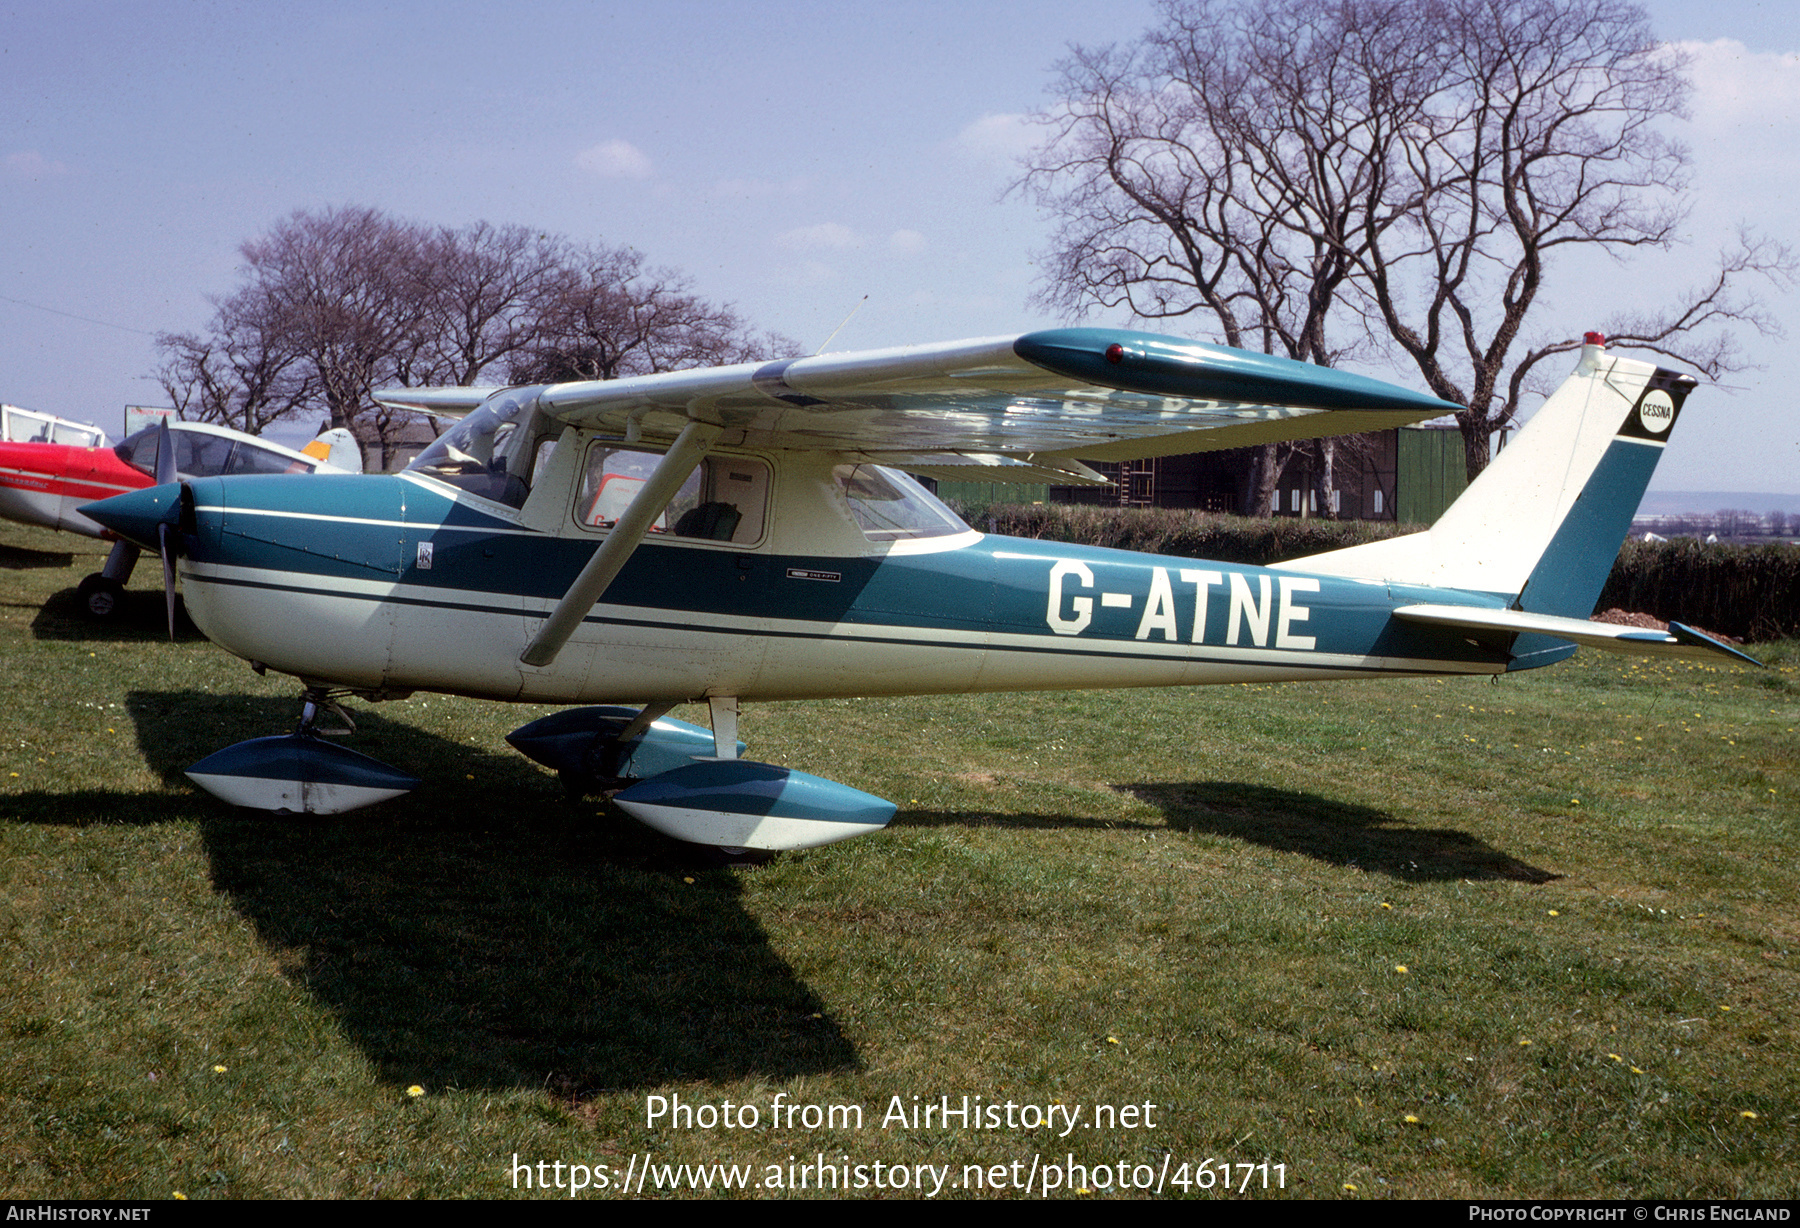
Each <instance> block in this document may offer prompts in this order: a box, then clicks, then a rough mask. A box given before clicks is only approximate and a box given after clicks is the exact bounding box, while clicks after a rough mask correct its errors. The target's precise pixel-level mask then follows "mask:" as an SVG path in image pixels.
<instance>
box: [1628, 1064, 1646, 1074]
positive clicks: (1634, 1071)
mask: <svg viewBox="0 0 1800 1228" xmlns="http://www.w3.org/2000/svg"><path fill="white" fill-rule="evenodd" d="M1631 1073H1632V1074H1643V1073H1644V1072H1643V1071H1641V1070H1639V1069H1638V1068H1637V1067H1636V1066H1633V1067H1632V1068H1631Z"/></svg>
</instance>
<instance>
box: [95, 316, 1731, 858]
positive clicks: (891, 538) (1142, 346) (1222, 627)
mask: <svg viewBox="0 0 1800 1228" xmlns="http://www.w3.org/2000/svg"><path fill="white" fill-rule="evenodd" d="M1694 386H1695V380H1694V379H1693V378H1692V377H1690V376H1686V375H1680V374H1676V373H1673V372H1670V371H1665V370H1661V369H1658V368H1657V367H1655V366H1654V365H1651V364H1649V363H1644V362H1638V361H1633V360H1631V359H1627V358H1621V357H1616V356H1614V355H1611V354H1608V353H1607V352H1606V350H1605V347H1604V344H1603V341H1602V339H1601V338H1599V337H1598V336H1596V335H1593V334H1590V335H1589V337H1588V343H1587V344H1586V345H1585V346H1584V347H1583V349H1582V351H1581V357H1580V361H1579V363H1578V364H1577V366H1576V368H1575V371H1574V374H1572V375H1571V376H1570V377H1569V379H1568V381H1567V382H1566V383H1564V384H1563V385H1562V387H1561V388H1560V389H1559V390H1558V391H1557V392H1556V393H1555V394H1554V395H1553V396H1552V397H1551V398H1550V399H1549V401H1548V402H1547V403H1546V404H1545V405H1544V406H1543V407H1542V409H1540V410H1539V412H1538V413H1537V414H1536V416H1535V417H1534V418H1533V419H1532V421H1531V422H1530V424H1529V425H1528V426H1527V427H1526V428H1525V430H1524V431H1522V432H1521V433H1520V435H1519V437H1518V438H1517V439H1516V440H1515V441H1514V442H1513V444H1512V445H1511V446H1510V447H1508V448H1507V449H1506V450H1505V451H1504V452H1502V453H1501V454H1500V455H1499V456H1498V457H1497V458H1496V459H1495V461H1494V463H1493V464H1492V465H1490V466H1489V468H1488V469H1487V471H1486V472H1484V473H1483V474H1482V475H1481V476H1480V477H1479V478H1478V479H1477V480H1476V481H1475V482H1474V483H1472V484H1471V485H1470V487H1469V488H1468V490H1467V491H1466V492H1465V493H1464V494H1463V495H1462V496H1461V497H1460V498H1459V499H1458V500H1457V501H1456V502H1455V504H1454V505H1452V506H1451V507H1450V509H1449V510H1448V511H1447V512H1446V513H1445V514H1444V516H1443V517H1442V518H1441V519H1440V520H1439V521H1438V522H1437V523H1436V524H1435V525H1433V526H1432V527H1431V529H1430V530H1429V531H1427V532H1423V533H1419V534H1415V535H1413V536H1409V537H1401V538H1395V539H1391V540H1387V541H1382V542H1378V543H1375V544H1372V545H1364V546H1356V547H1352V548H1350V549H1345V550H1336V551H1331V552H1329V553H1326V554H1321V555H1317V556H1314V557H1311V558H1306V559H1299V560H1295V561H1292V562H1287V563H1282V564H1279V565H1277V566H1274V567H1250V566H1241V565H1236V564H1230V563H1214V562H1205V561H1200V560H1195V559H1186V558H1164V557H1158V556H1154V555H1144V554H1134V553H1129V552H1125V551H1119V550H1105V549H1097V548H1088V547H1082V546H1076V545H1065V544H1061V543H1052V542H1044V541H1028V540H1019V539H1012V538H1005V537H998V536H993V535H988V534H983V533H980V532H977V531H976V530H974V529H972V528H970V527H969V526H968V525H967V524H965V523H963V522H962V521H961V520H960V519H959V518H958V517H957V516H956V515H955V514H954V513H953V512H952V511H951V510H950V509H949V508H947V507H946V506H945V505H944V504H942V503H941V502H939V501H938V500H937V499H936V498H934V497H933V496H932V495H931V494H930V493H928V492H927V491H926V490H925V489H924V487H923V486H921V485H920V484H919V483H918V482H916V481H914V480H913V479H912V478H910V477H908V476H907V473H909V472H910V473H912V474H917V475H922V476H931V477H937V478H948V479H955V478H978V479H981V480H990V481H992V480H1001V481H1004V480H1008V479H1011V480H1017V481H1028V482H1051V483H1058V484H1064V483H1081V482H1098V481H1100V480H1101V479H1100V477H1099V475H1098V474H1096V473H1095V472H1094V471H1093V470H1092V469H1091V468H1089V467H1088V465H1087V464H1085V463H1084V462H1085V461H1093V460H1101V461H1113V460H1125V459H1134V458H1141V457H1149V456H1166V455H1174V454H1177V453H1183V452H1195V451H1203V450H1209V449H1214V448H1227V447H1239V446H1244V445H1247V444H1259V443H1265V442H1268V441H1271V440H1288V439H1298V438H1305V437H1318V436H1326V435H1338V434H1345V433H1350V432H1358V431H1368V430H1378V429H1382V428H1386V427H1391V426H1396V425H1400V424H1403V423H1408V422H1415V421H1419V420H1421V419H1425V418H1431V417H1436V416H1439V415H1441V414H1444V413H1446V412H1449V411H1451V410H1453V409H1454V408H1455V407H1454V406H1452V405H1448V404H1446V403H1444V402H1441V401H1438V400H1435V399H1433V398H1431V397H1427V396H1422V395H1420V394H1417V393H1413V392H1409V391H1406V390H1404V389H1400V388H1396V387H1392V386H1390V385H1386V384H1383V383H1380V382H1377V381H1374V380H1370V379H1367V378H1364V377H1361V376H1357V375H1354V374H1351V373H1348V372H1344V371H1338V370H1332V369H1327V368H1322V367H1317V366H1311V365H1308V364H1303V363H1296V362H1290V361H1288V360H1285V359H1280V358H1274V357H1270V356H1267V355H1262V354H1252V353H1246V352H1243V351H1239V350H1231V349H1225V348H1222V347H1217V346H1209V345H1204V344H1199V343H1196V342H1191V341H1184V340H1179V339H1175V338H1170V337H1160V336H1153V335H1149V334H1143V333H1137V332H1127V331H1112V330H1098V329H1067V330H1054V331H1046V332H1037V333H1030V334H1027V335H1025V336H1021V337H1016V338H1015V337H1008V338H1001V339H988V340H978V341H967V342H960V343H955V344H949V345H937V346H925V347H917V348H909V349H896V350H885V351H877V352H872V353H857V354H830V355H821V356H815V357H812V358H802V359H797V360H792V361H786V362H772V363H764V364H744V365H738V366H730V367H720V368H713V369H706V370H692V371H679V372H672V373H667V374H660V375H650V376H642V377H637V378H632V379H621V380H614V381H605V382H590V383H572V384H556V385H547V386H544V385H540V386H533V387H521V388H506V389H499V390H491V389H469V388H448V389H432V390H394V391H390V392H387V393H384V394H382V395H381V399H382V400H383V401H385V402H387V403H389V404H392V405H396V406H404V407H411V408H417V409H422V410H430V411H439V412H442V411H455V410H464V411H472V412H469V413H468V416H467V417H465V418H464V419H463V420H462V421H461V422H459V423H458V424H457V425H456V426H455V427H454V428H452V429H451V430H450V431H448V432H447V433H446V434H445V435H444V436H443V437H442V438H441V439H439V440H438V441H437V443H436V444H435V445H434V446H432V447H431V448H430V449H428V450H427V451H426V452H425V453H424V454H422V455H421V456H420V457H419V458H418V460H417V461H416V462H415V463H414V464H413V465H412V466H411V467H410V468H409V469H407V470H406V471H405V472H403V473H400V474H398V475H390V476H356V477H341V478H334V477H323V478H318V479H316V480H314V481H310V482H283V481H279V480H270V479H264V478H257V477H223V478H208V479H204V480H196V481H185V482H180V483H173V484H166V485H161V486H157V487H154V488H151V489H148V490H143V491H138V492H134V493H131V494H125V495H120V496H118V497H116V498H113V499H109V500H107V501H105V502H103V503H98V504H93V505H90V506H88V507H86V508H84V509H83V510H84V511H85V512H86V513H87V514H88V515H91V516H92V517H93V518H94V519H96V520H98V521H100V522H102V523H104V524H106V525H108V526H109V527H111V528H112V529H113V530H114V531H115V532H117V533H119V534H120V535H122V536H123V537H126V538H128V539H130V540H132V541H135V542H138V543H141V544H143V545H145V546H147V547H149V548H152V549H156V548H161V549H162V550H163V552H164V556H165V559H171V558H172V559H173V560H174V561H175V563H176V565H177V566H178V569H179V574H180V581H181V584H182V586H183V589H184V591H185V596H186V601H187V608H188V611H189V613H190V615H191V616H192V618H193V620H194V622H195V623H196V624H197V625H198V626H199V627H200V628H201V630H202V631H204V632H205V633H206V634H207V635H208V636H209V637H210V638H211V639H212V640H213V641H215V642H216V643H218V644H219V645H221V646H222V647H224V648H225V649H227V650H228V651H230V652H232V653H235V654H237V655H238V656H240V657H243V658H245V659H247V660H249V661H250V662H251V663H252V664H253V666H254V668H256V669H257V670H258V671H262V670H265V669H268V670H276V671H278V672H281V673H285V674H290V675H293V676H295V677H297V678H298V679H300V681H301V683H302V685H303V687H304V695H303V716H302V721H301V726H300V729H299V731H298V732H297V733H294V734H290V735H286V736H281V737H273V738H261V739H256V740H253V741H251V742H245V743H241V744H239V745H238V746H235V747H230V748H227V749H226V750H224V751H221V752H219V753H218V754H215V755H213V756H211V757H210V758H208V759H207V760H204V761H203V762H201V763H199V764H196V765H195V766H194V767H193V768H192V769H191V770H190V773H189V774H190V776H191V777H192V778H193V779H195V780H196V781H197V782H198V783H199V784H201V785H202V786H203V787H204V788H206V789H208V790H210V791H212V792H214V793H215V794H217V795H219V796H220V797H222V798H224V799H226V800H227V801H230V802H233V803H235V804H238V805H244V806H250V807H255V808H261V809H266V810H275V811H309V812H335V811H340V810H346V809H351V808H354V807H356V806H360V805H366V804H369V803H370V802H373V801H376V800H380V799H381V798H384V797H389V796H393V795H395V794H397V793H401V792H404V791H405V790H407V789H409V788H411V787H413V786H415V785H416V784H417V783H418V782H417V781H416V780H415V779H413V778H412V777H410V776H407V775H406V774H405V773H402V772H399V771H396V770H395V769H393V768H390V767H387V766H386V765H383V764H379V763H376V762H375V761H374V760H372V759H368V758H366V757H364V756H361V755H357V754H356V753H355V752H352V751H349V750H346V749H343V748H342V747H339V746H337V745H335V744H333V743H328V742H326V741H324V740H323V739H322V738H321V737H320V736H319V734H320V732H321V729H320V722H321V720H322V719H324V716H325V713H327V712H330V713H335V714H337V715H338V716H340V717H341V716H343V712H342V709H341V708H340V707H338V704H337V701H338V700H339V699H340V698H341V697H343V696H345V695H355V696H358V697H361V698H363V699H367V700H380V699H392V698H398V697H402V696H405V695H407V694H410V693H412V692H414V691H436V692H441V693H448V694H454V695H464V696H472V697H476V698H482V699H494V700H509V701H519V702H531V703H556V704H571V705H591V704H595V703H602V704H604V705H606V706H601V707H579V708H575V709H573V710H569V711H564V712H561V713H558V714H555V715H553V716H550V717H547V718H545V719H544V720H541V721H537V722H534V723H532V724H531V725H527V726H525V727H524V728H523V729H520V730H517V731H515V732H514V733H513V734H512V735H510V736H509V741H511V742H513V744H514V745H515V746H518V747H519V748H520V749H521V750H523V751H524V752H525V753H527V754H529V755H531V756H532V757H534V758H536V759H538V760H539V761H540V762H544V763H546V764H548V765H549V766H552V767H554V768H557V769H558V770H560V771H561V772H562V774H563V777H564V780H565V781H566V782H568V783H570V784H571V787H572V788H575V789H578V790H579V789H605V790H611V789H615V788H622V791H620V792H618V793H617V794H616V795H615V797H614V800H615V801H617V802H618V803H619V805H620V806H621V807H622V808H623V809H625V810H626V811H627V812H628V813H630V814H632V815H634V816H635V817H636V818H638V819H640V820H642V821H644V822H646V823H648V824H649V825H651V826H652V827H655V828H657V829H659V830H661V831H663V832H665V833H667V834H669V835H672V836H674V837H676V838H678V839H681V840H686V841H691V842H694V843H698V844H705V845H715V846H721V847H727V848H754V849H790V848H804V847H810V846H814V845H820V844H825V843H829V842H831V841H834V840H841V839H844V838H846V837H848V836H852V835H858V834H861V833H864V832H868V831H872V830H875V829H877V828H879V827H881V826H882V825H884V824H885V823H886V822H887V821H888V819H889V818H890V817H892V815H893V814H894V811H895V807H894V805H893V804H892V803H891V802H887V801H883V800H882V799H880V798H875V797H872V796H870V795H868V794H866V793H862V792H860V791H858V790H855V789H852V788H850V787H849V786H846V785H841V784H836V783H834V782H831V781H826V780H821V779H819V778H817V777H812V776H808V775H806V774H805V773H802V772H798V771H792V770H789V769H786V768H782V767H777V766H773V765H768V764H759V763H753V762H750V761H747V760H744V759H742V758H740V757H739V755H740V753H741V751H742V750H743V744H742V743H740V742H739V741H738V738H737V729H738V711H739V707H738V706H739V704H740V703H744V702H755V701H761V700H788V699H808V698H826V697H848V696H869V695H929V694H941V693H952V692H965V691H1030V690H1060V689H1071V688H1085V687H1139V686H1178V685H1199V684H1207V683H1227V682H1272V681H1281V680H1292V679H1309V680H1313V679H1335V678H1369V677H1378V676H1383V675H1401V676H1430V675H1449V674H1499V673H1503V672H1506V671H1509V670H1518V669H1529V668H1534V667H1537V666H1542V665H1548V664H1551V663H1553V662H1556V661H1559V660H1561V659H1563V658H1564V657H1567V656H1568V655H1570V654H1571V653H1573V652H1574V651H1575V650H1576V647H1577V646H1578V645H1591V646H1594V647H1598V648H1604V649H1613V650H1623V651H1629V652H1644V653H1672V654H1678V655H1701V656H1710V657H1717V656H1720V655H1723V656H1729V657H1736V658H1742V654H1740V653H1737V652H1736V650H1734V649H1732V648H1730V647H1728V646H1726V645H1724V644H1721V643H1718V642H1717V641H1715V640H1712V639H1710V638H1708V637H1706V636H1705V635H1702V634H1700V633H1698V632H1695V631H1693V630H1691V629H1689V628H1686V627H1683V626H1682V625H1680V624H1678V623H1677V624H1671V625H1670V628H1669V630H1668V632H1666V633H1665V632H1660V631H1645V630H1641V629H1638V628H1631V627H1612V626H1604V625H1600V624H1595V623H1592V622H1589V621H1587V615H1588V614H1589V613H1590V612H1591V611H1592V608H1593V605H1594V602H1595V600H1596V599H1597V597H1598V595H1599V593H1600V589H1601V586H1602V585H1603V583H1604V582H1605V580H1606V576H1607V573H1608V570H1609V568H1610V566H1611V563H1612V560H1613V557H1614V555H1615V554H1616V553H1617V551H1618V547H1619V544H1620V542H1621V540H1622V539H1623V538H1624V536H1625V533H1626V531H1627V529H1628V528H1629V526H1630V521H1631V516H1632V514H1633V512H1634V511H1635V509H1636V507H1637V504H1638V501H1639V499H1640V497H1641V496H1642V494H1643V492H1644V489H1645V486H1646V485H1647V483H1648V482H1649V479H1650V474H1651V472H1652V470H1653V469H1654V467H1655V465H1656V462H1657V459H1658V458H1659V457H1660V456H1661V455H1662V451H1663V446H1664V443H1665V441H1666V440H1667V439H1668V437H1669V433H1670V431H1671V429H1672V428H1673V426H1674V424H1675V420H1676V418H1677V416H1678V415H1679V414H1680V411H1681V406H1682V402H1683V401H1684V399H1685V398H1686V397H1687V395H1688V393H1689V391H1690V390H1691V389H1692V388H1693V387H1694ZM165 570H166V573H167V572H170V571H172V570H173V569H167V568H166V569H165ZM1742 659H1744V660H1748V658H1742ZM698 701H703V702H705V703H706V704H707V705H709V707H710V710H711V726H712V727H711V729H710V730H708V729H705V728H701V727H698V726H695V725H689V724H686V723H684V722H681V721H676V720H671V719H669V718H668V717H667V713H668V712H669V711H671V710H672V709H673V708H674V707H675V706H676V705H677V704H680V703H683V702H698ZM625 786H628V787H625Z"/></svg>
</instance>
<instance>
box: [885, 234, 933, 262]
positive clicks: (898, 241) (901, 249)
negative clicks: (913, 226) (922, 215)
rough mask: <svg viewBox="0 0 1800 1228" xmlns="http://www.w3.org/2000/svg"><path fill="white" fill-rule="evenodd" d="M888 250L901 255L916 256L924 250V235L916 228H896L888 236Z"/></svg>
mask: <svg viewBox="0 0 1800 1228" xmlns="http://www.w3.org/2000/svg"><path fill="white" fill-rule="evenodd" d="M888 250H889V251H892V252H894V253H895V254H897V255H901V256H916V255H918V254H919V253H920V252H922V251H924V250H925V236H924V235H922V234H920V233H919V232H918V231H916V230H896V231H895V232H894V233H893V234H891V235H889V236H888Z"/></svg>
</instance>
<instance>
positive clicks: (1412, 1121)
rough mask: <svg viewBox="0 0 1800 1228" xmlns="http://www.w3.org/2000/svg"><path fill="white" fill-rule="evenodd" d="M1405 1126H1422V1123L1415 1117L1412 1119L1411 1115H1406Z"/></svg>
mask: <svg viewBox="0 0 1800 1228" xmlns="http://www.w3.org/2000/svg"><path fill="white" fill-rule="evenodd" d="M1406 1124H1407V1125H1409V1126H1419V1125H1423V1124H1424V1123H1423V1122H1421V1121H1420V1120H1419V1119H1418V1118H1417V1117H1414V1116H1413V1115H1412V1114H1411V1113H1408V1114H1407V1115H1406Z"/></svg>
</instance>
